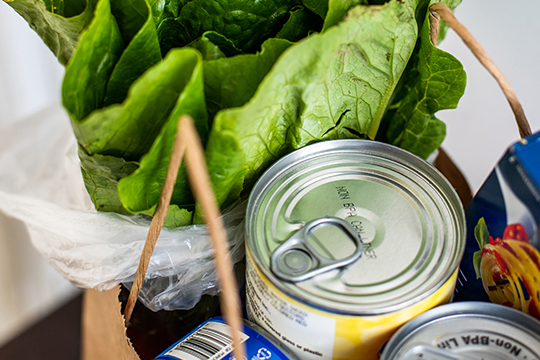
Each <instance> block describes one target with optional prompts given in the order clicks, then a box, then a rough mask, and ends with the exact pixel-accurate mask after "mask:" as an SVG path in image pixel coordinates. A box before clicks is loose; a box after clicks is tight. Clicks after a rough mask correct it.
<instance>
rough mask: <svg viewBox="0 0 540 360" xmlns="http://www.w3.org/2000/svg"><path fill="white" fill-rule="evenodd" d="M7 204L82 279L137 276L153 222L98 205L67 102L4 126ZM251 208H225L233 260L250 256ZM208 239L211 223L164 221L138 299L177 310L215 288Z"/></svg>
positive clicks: (100, 284) (56, 262)
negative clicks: (247, 218)
mask: <svg viewBox="0 0 540 360" xmlns="http://www.w3.org/2000/svg"><path fill="white" fill-rule="evenodd" d="M0 211H1V212H3V213H5V214H6V215H7V216H10V217H13V218H16V219H19V220H21V221H22V222H24V223H25V224H26V226H27V228H28V231H29V234H30V238H31V240H32V243H33V244H34V246H35V247H36V248H37V249H38V251H39V252H40V253H41V254H42V255H43V257H44V258H45V259H46V260H47V261H48V262H49V263H50V264H51V265H52V266H53V267H54V268H56V269H57V270H58V271H59V272H60V273H61V274H62V275H63V276H64V277H65V278H67V279H68V280H70V281H71V282H72V283H73V284H74V285H75V286H77V287H80V288H93V289H97V290H108V289H111V288H112V287H114V286H116V285H118V284H120V283H127V284H129V283H130V282H133V279H134V278H135V272H136V270H137V266H138V264H139V258H140V256H141V252H142V248H143V245H144V242H145V240H146V236H147V233H148V228H149V225H150V221H149V220H148V219H146V218H144V217H142V216H137V215H134V216H124V215H120V214H115V213H104V212H97V211H96V210H95V208H94V206H93V204H92V202H91V200H90V197H89V196H88V193H87V192H86V189H85V187H84V183H83V180H82V176H81V171H80V167H79V159H78V157H77V144H76V140H75V137H74V135H73V132H72V129H71V125H70V120H69V118H68V116H67V115H66V114H65V112H64V110H63V109H62V107H61V106H60V104H57V105H54V106H52V107H50V108H47V109H45V110H44V111H42V112H40V113H38V114H36V115H34V116H32V117H29V118H26V119H24V120H21V121H17V122H14V123H12V124H9V125H7V126H3V127H0ZM244 211H245V203H240V204H236V205H235V206H233V207H231V208H230V209H227V210H226V211H225V212H224V214H223V219H224V222H225V226H226V229H227V233H228V237H229V242H230V247H231V253H230V256H232V259H233V262H234V263H237V262H238V261H240V260H241V259H242V258H243V256H244V247H243V240H244V225H243V221H244ZM209 240H210V238H209V235H208V232H207V229H206V226H204V225H193V226H186V227H182V228H178V229H174V230H168V229H165V228H164V229H163V230H162V231H161V234H160V237H159V239H158V241H157V244H156V247H155V250H154V253H153V255H152V258H151V261H150V265H149V268H148V272H147V274H146V280H145V283H144V285H143V288H142V290H141V295H140V296H139V299H140V300H141V301H142V302H143V303H144V304H145V305H146V306H147V307H148V308H150V309H152V310H154V311H157V310H162V309H165V310H175V309H189V308H191V307H193V306H194V305H195V304H196V303H197V301H198V300H199V299H200V297H201V296H202V295H203V294H211V295H214V294H216V293H217V285H218V283H217V274H216V272H215V270H214V265H213V262H212V250H211V246H210V241H209ZM14 241H15V240H14Z"/></svg>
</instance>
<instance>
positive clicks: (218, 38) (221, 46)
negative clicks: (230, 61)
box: [187, 31, 242, 60]
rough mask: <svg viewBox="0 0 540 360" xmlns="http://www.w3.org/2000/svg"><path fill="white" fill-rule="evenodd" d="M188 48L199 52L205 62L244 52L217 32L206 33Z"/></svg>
mask: <svg viewBox="0 0 540 360" xmlns="http://www.w3.org/2000/svg"><path fill="white" fill-rule="evenodd" d="M187 46H189V47H192V48H195V49H197V50H199V51H200V53H201V54H202V56H203V59H204V60H215V59H220V58H223V57H229V56H235V55H240V54H242V51H241V50H239V49H237V48H236V46H235V45H234V43H233V42H232V41H231V40H229V39H227V38H226V37H225V36H223V35H221V34H218V33H217V32H215V31H207V32H205V33H204V34H203V35H202V36H201V37H200V38H198V39H196V40H194V41H192V42H191V43H189V44H188V45H187Z"/></svg>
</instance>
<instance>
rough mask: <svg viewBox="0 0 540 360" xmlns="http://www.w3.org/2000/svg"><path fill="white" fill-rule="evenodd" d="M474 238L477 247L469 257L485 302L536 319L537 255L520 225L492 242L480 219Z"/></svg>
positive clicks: (538, 294) (539, 278) (538, 299)
mask: <svg viewBox="0 0 540 360" xmlns="http://www.w3.org/2000/svg"><path fill="white" fill-rule="evenodd" d="M474 235H475V238H476V240H477V241H478V245H479V246H480V250H478V251H476V252H475V253H474V255H473V262H474V270H475V272H476V278H477V279H478V278H480V279H482V284H483V285H484V290H485V291H486V293H487V294H488V296H489V300H490V301H491V302H493V303H496V304H501V305H505V306H509V307H513V308H515V309H518V310H521V311H523V312H525V313H527V314H529V315H532V316H534V317H535V318H537V319H540V312H539V311H538V305H539V303H540V253H539V252H538V250H537V249H535V248H534V246H532V245H531V244H530V242H529V238H528V235H527V232H526V231H525V228H524V227H523V225H522V224H510V225H508V226H506V228H505V230H504V233H503V235H502V239H501V238H500V237H496V238H495V239H494V238H493V236H492V235H490V233H489V231H488V228H487V226H486V222H485V220H484V218H481V219H480V220H479V221H478V224H477V225H476V227H475V229H474Z"/></svg>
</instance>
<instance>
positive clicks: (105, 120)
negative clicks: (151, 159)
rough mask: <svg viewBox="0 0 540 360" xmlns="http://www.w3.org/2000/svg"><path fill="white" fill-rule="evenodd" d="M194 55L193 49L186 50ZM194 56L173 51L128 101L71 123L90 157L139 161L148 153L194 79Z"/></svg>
mask: <svg viewBox="0 0 540 360" xmlns="http://www.w3.org/2000/svg"><path fill="white" fill-rule="evenodd" d="M185 50H186V51H188V52H189V53H195V52H196V51H195V50H193V49H185ZM194 59H195V58H194V57H186V56H184V52H176V51H175V52H171V54H170V55H167V56H166V57H165V59H163V61H161V62H159V63H158V64H156V65H155V66H153V67H152V68H150V69H149V70H148V71H146V72H145V73H144V74H143V76H141V77H140V78H139V79H137V81H136V82H135V83H133V86H132V87H131V88H130V91H129V93H128V96H127V98H126V100H125V101H124V102H123V103H122V104H115V105H111V106H108V107H106V108H103V109H99V110H96V111H94V112H92V113H91V114H90V116H88V117H86V118H85V119H84V120H82V121H72V125H73V128H74V131H75V135H76V136H77V139H78V140H79V143H80V144H81V146H82V147H83V148H84V149H85V150H86V151H87V152H88V153H89V154H102V155H111V156H116V157H121V158H124V159H126V160H128V161H138V160H139V159H140V158H141V156H142V155H144V154H146V153H147V152H148V150H149V149H150V147H151V146H152V143H153V142H154V140H155V139H156V137H157V136H158V134H159V132H160V131H161V128H162V126H163V124H165V122H166V121H167V119H168V118H169V115H170V113H171V111H172V110H173V109H174V107H175V104H176V102H177V100H178V97H179V96H180V93H181V92H182V91H183V89H184V87H185V84H187V82H188V81H189V79H190V78H191V71H190V70H186V69H192V68H193V66H194V65H193V63H194V62H195V61H196V60H194Z"/></svg>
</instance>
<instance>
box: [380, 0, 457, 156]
mask: <svg viewBox="0 0 540 360" xmlns="http://www.w3.org/2000/svg"><path fill="white" fill-rule="evenodd" d="M449 3H450V4H448V5H453V4H452V3H454V5H457V4H455V3H459V1H453V2H452V1H449ZM465 85H466V74H465V71H464V70H463V66H462V65H461V63H460V62H459V61H458V60H457V59H456V58H455V57H454V56H452V55H450V54H448V53H446V52H444V51H442V50H440V49H438V48H437V47H435V46H433V44H432V43H431V40H430V35H429V14H427V11H426V12H425V13H424V21H423V24H422V28H421V32H420V36H419V38H418V43H417V45H416V49H415V52H414V54H413V57H412V58H411V60H410V61H409V64H408V66H407V71H406V72H405V74H404V76H403V79H402V81H401V83H400V90H399V91H398V92H397V93H396V95H395V98H394V101H393V103H392V105H391V106H390V108H389V110H388V112H387V114H386V115H385V119H384V123H385V124H384V131H381V133H380V134H379V136H378V139H380V140H383V141H385V142H389V143H391V144H394V145H396V146H399V147H401V148H404V149H406V150H409V151H411V152H413V153H415V154H417V155H419V156H421V157H424V158H427V157H428V156H429V155H430V154H431V153H432V152H433V151H435V149H437V148H438V147H439V146H440V145H441V143H442V141H443V140H444V137H445V136H446V125H445V124H444V122H442V121H440V120H439V119H437V117H435V115H434V114H435V113H436V112H437V111H439V110H443V109H452V108H455V107H456V106H457V104H458V102H459V99H460V98H461V96H462V95H463V92H464V91H465Z"/></svg>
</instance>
